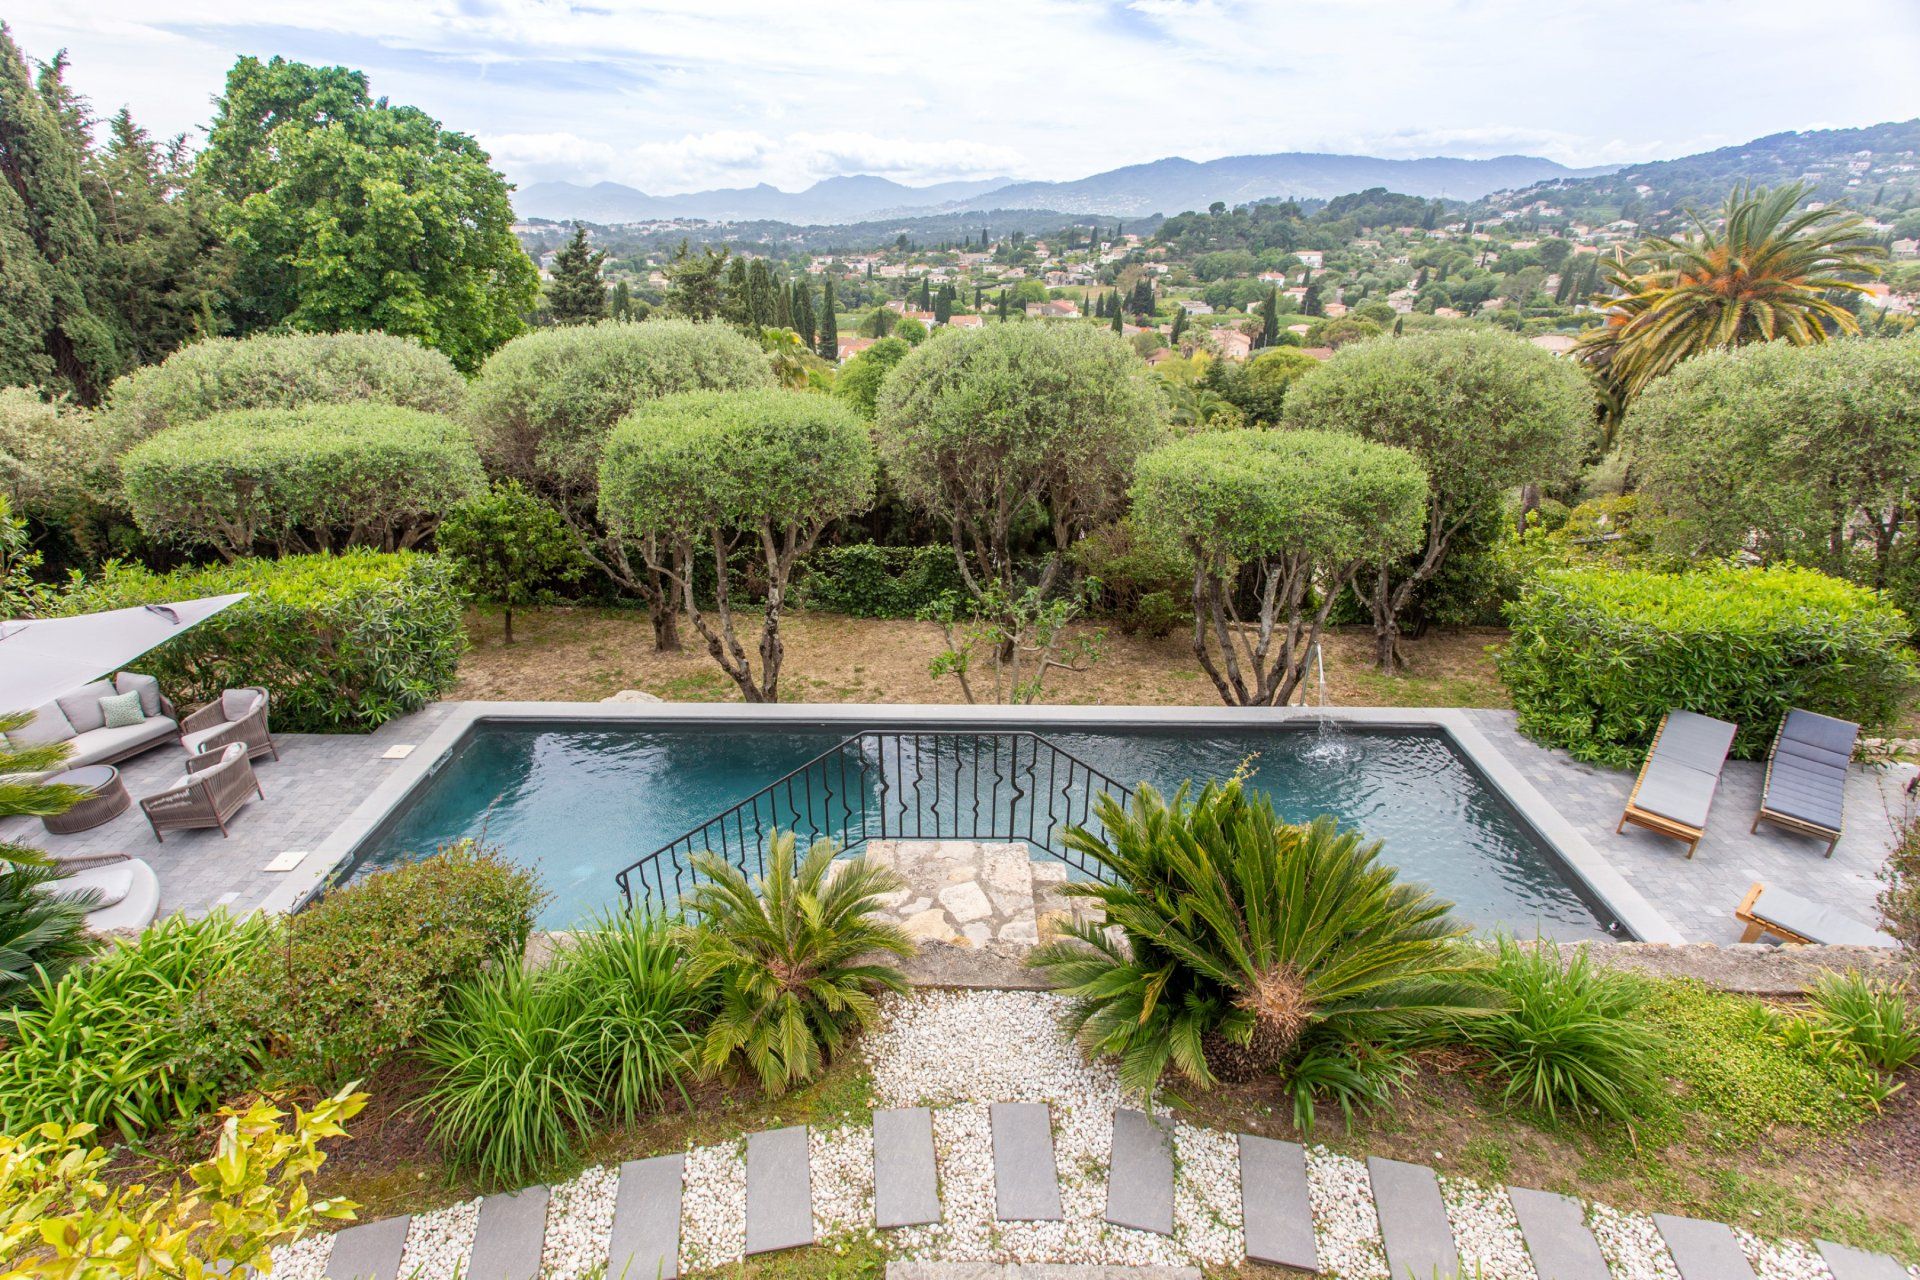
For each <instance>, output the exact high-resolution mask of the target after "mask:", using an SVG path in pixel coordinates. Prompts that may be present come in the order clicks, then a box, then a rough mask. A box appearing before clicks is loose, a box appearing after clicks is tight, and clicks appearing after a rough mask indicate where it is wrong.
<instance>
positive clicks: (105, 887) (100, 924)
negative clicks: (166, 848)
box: [52, 853, 160, 933]
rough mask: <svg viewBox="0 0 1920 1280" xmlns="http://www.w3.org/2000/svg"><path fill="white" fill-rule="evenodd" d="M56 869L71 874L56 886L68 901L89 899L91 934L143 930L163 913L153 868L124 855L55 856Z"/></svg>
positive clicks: (57, 890) (76, 854) (158, 882)
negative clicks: (73, 898)
mask: <svg viewBox="0 0 1920 1280" xmlns="http://www.w3.org/2000/svg"><path fill="white" fill-rule="evenodd" d="M53 861H54V863H55V865H57V866H59V867H60V868H61V869H62V870H64V871H67V872H68V873H69V874H68V875H67V876H66V877H65V878H64V879H62V880H58V881H56V882H55V883H54V885H53V886H52V887H53V891H54V892H55V893H58V894H61V895H62V896H66V897H79V896H80V895H82V894H86V895H90V897H91V903H90V905H89V907H88V910H87V929H88V931H89V932H92V933H113V932H115V931H118V930H122V929H130V930H136V931H137V930H140V929H144V928H146V927H147V926H148V925H150V924H152V923H153V918H154V916H156V915H158V914H159V912H160V880H159V877H157V876H155V875H154V873H153V868H152V867H150V866H148V865H147V864H146V863H145V862H144V861H142V860H141V859H139V858H135V857H130V856H129V855H127V854H124V853H69V854H56V855H54V858H53Z"/></svg>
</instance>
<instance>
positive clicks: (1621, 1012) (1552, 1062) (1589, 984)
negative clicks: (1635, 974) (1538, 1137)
mask: <svg viewBox="0 0 1920 1280" xmlns="http://www.w3.org/2000/svg"><path fill="white" fill-rule="evenodd" d="M1487 977H1488V981H1489V982H1490V983H1491V984H1492V986H1493V988H1494V989H1495V990H1496V991H1498V992H1499V993H1500V995H1501V996H1502V997H1503V1003H1502V1006H1501V1007H1500V1008H1497V1009H1495V1010H1493V1011H1492V1012H1490V1013H1486V1014H1482V1015H1480V1016H1477V1017H1473V1018H1466V1019H1462V1020H1461V1022H1460V1025H1459V1037H1460V1039H1461V1040H1463V1041H1464V1042H1465V1043H1467V1044H1469V1045H1472V1046H1473V1047H1474V1048H1477V1049H1480V1050H1481V1051H1483V1052H1484V1053H1486V1055H1487V1057H1488V1059H1489V1060H1490V1061H1491V1063H1492V1065H1493V1068H1494V1071H1495V1072H1496V1073H1497V1074H1498V1075H1501V1076H1504V1077H1506V1081H1507V1084H1506V1097H1507V1100H1508V1101H1509V1102H1514V1101H1518V1102H1522V1103H1525V1104H1526V1105H1527V1106H1530V1107H1532V1108H1533V1109H1534V1110H1536V1111H1544V1112H1545V1113H1546V1114H1548V1115H1549V1116H1554V1117H1558V1116H1559V1115H1560V1114H1561V1113H1562V1112H1563V1111H1565V1112H1569V1113H1571V1114H1572V1115H1574V1116H1583V1115H1598V1116H1600V1117H1603V1118H1605V1119H1608V1120H1616V1121H1630V1120H1632V1119H1633V1117H1634V1116H1635V1114H1636V1113H1637V1112H1638V1111H1639V1110H1640V1109H1641V1106H1642V1104H1643V1102H1644V1100H1645V1098H1646V1097H1647V1095H1648V1094H1649V1093H1650V1092H1651V1091H1652V1090H1654V1089H1655V1088H1657V1087H1658V1085H1659V1074H1658V1072H1657V1070H1656V1055H1657V1053H1658V1052H1659V1049H1660V1039H1659V1037H1658V1036H1657V1035H1655V1034H1654V1033H1653V1032H1652V1030H1651V1029H1649V1028H1648V1027H1647V1026H1645V1025H1644V1024H1643V1023H1641V1022H1640V1021H1639V1020H1638V1019H1637V1018H1636V1017H1635V1009H1636V1007H1637V1006H1638V1004H1639V1003H1640V999H1641V991H1640V984H1639V983H1638V982H1637V981H1636V980H1635V979H1633V978H1630V977H1627V976H1626V975H1623V974H1618V973H1611V972H1608V971H1607V970H1604V969H1601V968H1600V967H1599V966H1597V965H1595V964H1594V963H1593V960H1592V957H1591V956H1589V955H1588V954H1587V952H1586V951H1584V950H1581V951H1576V952H1575V953H1574V954H1573V956H1572V958H1571V959H1569V960H1566V961H1564V962H1563V961H1562V960H1561V958H1560V952H1559V949H1558V948H1556V947H1555V946H1554V945H1553V944H1552V943H1550V942H1543V941H1538V940H1536V942H1535V943H1534V945H1533V946H1531V947H1523V946H1521V945H1520V944H1519V943H1518V942H1516V941H1515V940H1514V939H1512V938H1509V937H1502V938H1501V939H1500V940H1499V943H1498V955H1497V958H1496V960H1495V961H1494V965H1493V968H1492V970H1491V971H1490V972H1489V973H1488V975H1487Z"/></svg>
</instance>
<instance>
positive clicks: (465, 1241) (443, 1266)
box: [400, 1198, 480, 1280]
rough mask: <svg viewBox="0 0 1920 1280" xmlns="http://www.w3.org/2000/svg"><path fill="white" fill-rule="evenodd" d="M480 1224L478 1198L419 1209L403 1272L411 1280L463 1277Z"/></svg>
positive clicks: (403, 1257) (403, 1256)
mask: <svg viewBox="0 0 1920 1280" xmlns="http://www.w3.org/2000/svg"><path fill="white" fill-rule="evenodd" d="M479 1225H480V1201H479V1199H478V1198H475V1199H472V1200H469V1201H467V1202H465V1203H464V1204H456V1205H453V1206H452V1207H450V1208H446V1209H440V1210H436V1211H435V1212H433V1213H416V1214H415V1215H413V1221H412V1222H411V1223H409V1224H408V1226H407V1245H406V1249H405V1250H404V1251H403V1252H402V1253H401V1255H400V1274H401V1275H403V1276H406V1277H407V1278H408V1280H459V1278H460V1276H461V1275H462V1274H464V1273H465V1271H466V1267H467V1255H468V1254H471V1253H472V1252H473V1232H474V1229H475V1228H476V1227H478V1226H479Z"/></svg>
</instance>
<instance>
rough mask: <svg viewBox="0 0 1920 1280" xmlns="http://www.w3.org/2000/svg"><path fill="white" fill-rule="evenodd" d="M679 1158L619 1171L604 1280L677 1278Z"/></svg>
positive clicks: (682, 1164)
mask: <svg viewBox="0 0 1920 1280" xmlns="http://www.w3.org/2000/svg"><path fill="white" fill-rule="evenodd" d="M686 1164H687V1158H686V1157H685V1156H655V1157H653V1158H652V1159H651V1160H629V1161H627V1162H626V1163H625V1164H623V1165H621V1166H620V1182H619V1187H618V1189H617V1190H616V1191H615V1193H614V1200H613V1234H612V1236H610V1237H609V1238H608V1240H607V1275H606V1280H674V1277H676V1276H678V1275H679V1274H680V1193H681V1187H682V1184H683V1181H684V1177H685V1173H686Z"/></svg>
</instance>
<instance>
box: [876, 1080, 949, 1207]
mask: <svg viewBox="0 0 1920 1280" xmlns="http://www.w3.org/2000/svg"><path fill="white" fill-rule="evenodd" d="M938 1221H940V1177H939V1174H938V1172H937V1171H936V1169H935V1166H934V1155H933V1112H932V1111H931V1110H929V1109H928V1108H926V1107H903V1108H900V1109H898V1110H893V1111H876V1112H874V1113H873V1225H874V1226H876V1227H917V1226H922V1225H924V1224H926V1223H929V1222H938Z"/></svg>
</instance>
